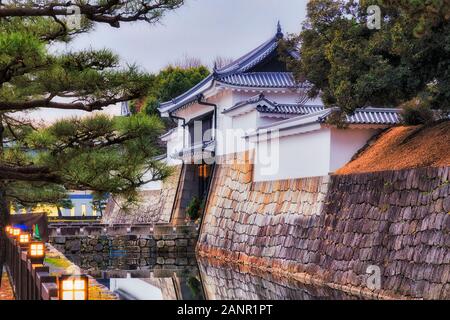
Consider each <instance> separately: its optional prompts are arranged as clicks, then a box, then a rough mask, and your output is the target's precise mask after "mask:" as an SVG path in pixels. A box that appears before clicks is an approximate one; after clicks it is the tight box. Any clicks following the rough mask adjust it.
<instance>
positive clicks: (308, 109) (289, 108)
mask: <svg viewBox="0 0 450 320" xmlns="http://www.w3.org/2000/svg"><path fill="white" fill-rule="evenodd" d="M323 108H324V107H323V106H316V105H301V104H274V105H269V106H268V105H265V104H261V105H258V106H257V107H256V110H258V111H259V112H264V113H283V114H298V115H300V114H309V113H314V112H317V111H321V110H323Z"/></svg>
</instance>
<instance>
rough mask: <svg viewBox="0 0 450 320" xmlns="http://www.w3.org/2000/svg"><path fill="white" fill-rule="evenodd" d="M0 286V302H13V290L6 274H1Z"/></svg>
mask: <svg viewBox="0 0 450 320" xmlns="http://www.w3.org/2000/svg"><path fill="white" fill-rule="evenodd" d="M1 276H2V282H1V285H0V300H14V294H13V290H12V288H11V284H10V282H9V279H8V274H7V273H6V272H3V274H2V275H1Z"/></svg>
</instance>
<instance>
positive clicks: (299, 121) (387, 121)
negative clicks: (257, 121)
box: [248, 107, 401, 136]
mask: <svg viewBox="0 0 450 320" xmlns="http://www.w3.org/2000/svg"><path fill="white" fill-rule="evenodd" d="M339 110H340V109H339V107H334V108H329V109H322V110H319V111H317V112H313V113H309V114H304V115H299V116H296V117H292V118H289V119H287V120H283V121H277V122H274V123H271V124H268V125H264V126H261V127H259V128H258V129H257V130H256V131H254V132H252V133H250V134H249V135H248V136H254V135H256V134H257V133H258V132H259V131H260V130H267V129H269V130H280V131H281V130H286V129H292V128H295V127H302V126H307V125H311V124H314V123H316V124H317V123H325V122H326V121H327V119H329V117H330V115H331V114H332V113H333V112H337V111H339ZM400 121H401V118H400V109H388V108H372V107H368V108H359V109H356V110H355V112H354V113H353V114H352V115H346V116H345V123H348V124H356V125H365V124H369V125H384V126H389V125H395V124H399V123H400Z"/></svg>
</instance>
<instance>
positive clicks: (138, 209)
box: [102, 166, 181, 224]
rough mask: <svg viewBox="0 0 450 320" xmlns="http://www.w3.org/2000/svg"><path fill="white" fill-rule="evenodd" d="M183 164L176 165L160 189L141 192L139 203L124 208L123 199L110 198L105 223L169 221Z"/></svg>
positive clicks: (104, 217) (104, 218) (103, 218)
mask: <svg viewBox="0 0 450 320" xmlns="http://www.w3.org/2000/svg"><path fill="white" fill-rule="evenodd" d="M180 173H181V166H176V167H174V172H173V173H172V175H171V176H170V177H168V178H167V179H166V181H164V182H163V184H162V188H161V189H160V190H144V191H141V192H140V193H139V195H140V201H139V203H138V204H136V205H134V206H132V207H131V208H128V210H127V211H124V210H123V209H122V204H123V201H122V200H121V199H115V198H110V199H109V200H108V205H107V207H106V209H105V213H104V215H103V217H102V222H103V223H105V224H139V223H159V222H162V223H164V222H169V220H170V216H171V214H172V207H173V204H174V202H175V196H176V193H177V187H178V182H179V180H180Z"/></svg>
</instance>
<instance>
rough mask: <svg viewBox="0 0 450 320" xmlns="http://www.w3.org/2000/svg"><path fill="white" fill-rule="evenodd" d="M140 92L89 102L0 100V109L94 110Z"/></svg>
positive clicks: (126, 99)
mask: <svg viewBox="0 0 450 320" xmlns="http://www.w3.org/2000/svg"><path fill="white" fill-rule="evenodd" d="M140 96H141V94H130V95H124V96H121V97H116V98H108V99H101V100H97V101H94V102H90V103H83V102H72V103H66V102H56V101H52V100H51V99H52V98H53V96H52V97H51V98H47V99H37V100H30V101H22V102H16V101H14V102H6V101H0V111H11V110H28V109H35V108H53V109H64V110H84V111H89V112H90V111H95V110H102V109H103V108H105V107H107V106H110V105H113V104H116V103H118V102H123V101H129V100H133V99H136V98H139V97H140Z"/></svg>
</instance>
